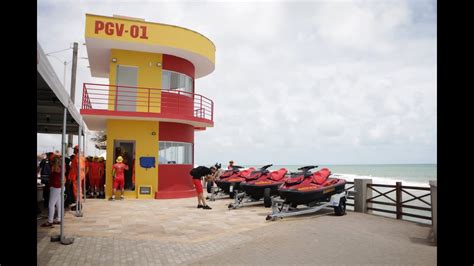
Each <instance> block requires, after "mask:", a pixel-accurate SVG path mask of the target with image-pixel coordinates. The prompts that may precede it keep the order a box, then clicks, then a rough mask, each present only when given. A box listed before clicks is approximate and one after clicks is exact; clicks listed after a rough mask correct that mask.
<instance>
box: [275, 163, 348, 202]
mask: <svg viewBox="0 0 474 266" xmlns="http://www.w3.org/2000/svg"><path fill="white" fill-rule="evenodd" d="M316 167H317V166H304V167H301V168H298V170H300V172H297V173H291V174H290V177H289V178H288V179H287V180H286V181H285V183H284V184H283V185H282V186H281V187H280V188H279V189H278V193H279V194H280V197H281V198H282V199H284V201H285V203H287V204H289V205H291V206H292V207H296V206H297V205H299V204H305V205H308V206H312V205H314V204H315V203H318V202H321V201H329V199H330V198H331V196H332V195H334V194H338V193H342V192H344V190H345V185H346V180H344V179H339V178H329V176H330V175H331V171H330V170H329V169H328V168H322V169H321V170H319V171H317V172H315V173H312V172H311V171H310V170H311V169H313V168H316Z"/></svg>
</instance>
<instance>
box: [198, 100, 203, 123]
mask: <svg viewBox="0 0 474 266" xmlns="http://www.w3.org/2000/svg"><path fill="white" fill-rule="evenodd" d="M199 109H201V118H203V117H202V115H203V114H202V95H201V103H200V104H199Z"/></svg>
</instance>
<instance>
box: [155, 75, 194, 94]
mask: <svg viewBox="0 0 474 266" xmlns="http://www.w3.org/2000/svg"><path fill="white" fill-rule="evenodd" d="M161 88H162V89H163V90H179V91H185V92H189V93H193V79H192V78H190V77H188V76H186V75H184V74H181V73H177V72H173V71H168V70H163V74H162V81H161Z"/></svg>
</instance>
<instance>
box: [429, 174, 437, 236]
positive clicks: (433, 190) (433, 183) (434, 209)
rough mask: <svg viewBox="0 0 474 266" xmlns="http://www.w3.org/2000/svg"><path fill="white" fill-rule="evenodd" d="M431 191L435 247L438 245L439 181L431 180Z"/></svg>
mask: <svg viewBox="0 0 474 266" xmlns="http://www.w3.org/2000/svg"><path fill="white" fill-rule="evenodd" d="M430 189H431V225H432V227H433V235H434V242H435V245H438V181H436V180H430Z"/></svg>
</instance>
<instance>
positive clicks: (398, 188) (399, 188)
mask: <svg viewBox="0 0 474 266" xmlns="http://www.w3.org/2000/svg"><path fill="white" fill-rule="evenodd" d="M395 192H396V195H397V219H399V220H400V219H402V211H403V210H402V182H397V183H396V186H395Z"/></svg>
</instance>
